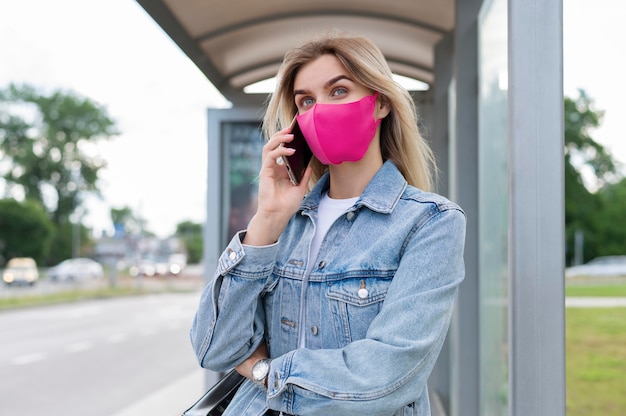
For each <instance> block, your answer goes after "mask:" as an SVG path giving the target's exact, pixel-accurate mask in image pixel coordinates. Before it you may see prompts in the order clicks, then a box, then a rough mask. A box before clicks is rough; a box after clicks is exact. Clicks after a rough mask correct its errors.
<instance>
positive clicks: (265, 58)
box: [137, 0, 455, 105]
mask: <svg viewBox="0 0 626 416" xmlns="http://www.w3.org/2000/svg"><path fill="white" fill-rule="evenodd" d="M137 1H138V3H139V4H140V5H141V6H142V7H143V8H144V9H145V10H146V11H147V12H148V14H149V15H150V16H151V17H152V18H153V19H154V20H155V21H156V22H157V23H158V24H159V25H160V26H161V27H162V28H163V30H164V31H165V32H166V33H167V35H168V36H170V37H171V38H172V40H173V41H174V42H175V43H176V44H177V45H178V46H179V47H180V48H181V49H182V50H183V52H184V53H185V54H187V56H188V57H189V58H190V59H191V60H192V61H193V62H194V63H195V64H196V65H197V66H198V68H200V70H201V71H202V72H203V73H204V74H205V75H206V77H207V78H208V79H209V80H210V81H211V83H212V84H213V85H215V87H216V88H217V89H218V90H219V91H220V92H221V93H222V94H223V95H224V96H225V97H226V98H227V99H228V100H229V101H231V102H232V103H233V104H234V105H248V104H252V103H258V102H259V100H260V99H261V98H260V97H258V96H257V97H256V98H255V97H254V96H253V95H250V94H245V93H244V92H243V89H244V87H246V86H248V85H250V84H253V83H255V82H258V81H262V80H265V79H268V78H271V77H273V76H275V75H276V72H277V71H278V67H279V66H280V63H281V61H282V59H283V56H284V54H285V51H286V50H288V49H290V48H292V47H295V46H297V45H298V44H300V43H301V42H302V41H303V40H305V39H308V38H310V37H311V36H312V35H316V34H319V33H323V32H325V31H328V30H341V31H345V32H350V33H356V34H360V35H364V36H367V37H369V38H370V39H372V41H374V43H376V44H377V45H378V46H379V47H380V48H381V50H382V51H383V53H384V54H385V56H386V58H387V60H388V62H389V65H390V66H391V69H392V71H393V72H394V73H396V74H398V75H402V76H406V77H409V78H413V79H417V80H419V81H423V82H425V83H427V84H432V82H433V80H434V75H433V71H434V48H435V45H436V44H437V43H438V42H439V41H440V40H441V39H442V38H443V36H445V35H446V33H448V32H450V31H452V30H453V28H454V9H455V4H454V0H341V1H337V0H321V1H313V0H309V1H304V0H265V1H251V0H137Z"/></svg>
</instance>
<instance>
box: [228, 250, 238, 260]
mask: <svg viewBox="0 0 626 416" xmlns="http://www.w3.org/2000/svg"><path fill="white" fill-rule="evenodd" d="M236 258H237V253H235V252H234V251H233V249H232V248H229V249H228V259H229V260H230V261H234V260H235V259H236Z"/></svg>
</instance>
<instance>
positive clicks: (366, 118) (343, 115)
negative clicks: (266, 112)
mask: <svg viewBox="0 0 626 416" xmlns="http://www.w3.org/2000/svg"><path fill="white" fill-rule="evenodd" d="M377 96H378V93H375V94H374V95H369V96H367V97H363V98H362V99H360V100H359V101H355V102H352V103H346V104H315V105H314V106H313V108H311V109H309V110H308V111H307V112H306V113H303V114H300V115H298V124H299V125H300V129H301V130H302V133H303V134H304V137H305V138H306V141H307V143H308V144H309V147H310V148H311V151H312V152H313V154H314V155H315V157H317V158H318V159H319V161H320V162H322V163H323V164H325V165H338V164H340V163H343V162H357V161H359V160H361V159H362V158H363V155H365V152H366V151H367V148H368V147H369V145H370V143H371V142H372V139H373V138H374V135H375V134H376V127H378V124H379V123H380V119H379V120H375V119H374V110H375V109H376V97H377Z"/></svg>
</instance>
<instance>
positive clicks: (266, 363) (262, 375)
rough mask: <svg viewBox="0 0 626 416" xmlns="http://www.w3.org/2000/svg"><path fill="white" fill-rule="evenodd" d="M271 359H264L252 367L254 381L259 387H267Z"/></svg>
mask: <svg viewBox="0 0 626 416" xmlns="http://www.w3.org/2000/svg"><path fill="white" fill-rule="evenodd" d="M270 361H271V360H270V359H269V358H263V359H261V360H259V361H257V362H256V363H255V364H254V365H253V366H252V381H253V382H254V384H256V385H257V386H261V387H263V388H266V387H267V375H268V374H269V372H270Z"/></svg>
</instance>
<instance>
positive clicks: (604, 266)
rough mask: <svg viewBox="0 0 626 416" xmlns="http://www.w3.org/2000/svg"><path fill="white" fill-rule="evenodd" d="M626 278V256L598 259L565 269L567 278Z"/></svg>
mask: <svg viewBox="0 0 626 416" xmlns="http://www.w3.org/2000/svg"><path fill="white" fill-rule="evenodd" d="M578 276H590V277H594V276H596V277H597V276H626V256H602V257H596V258H595V259H593V260H591V261H590V262H588V263H585V264H581V265H579V266H572V267H568V268H567V269H565V277H568V278H569V277H578Z"/></svg>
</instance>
